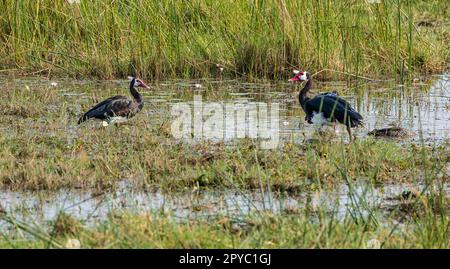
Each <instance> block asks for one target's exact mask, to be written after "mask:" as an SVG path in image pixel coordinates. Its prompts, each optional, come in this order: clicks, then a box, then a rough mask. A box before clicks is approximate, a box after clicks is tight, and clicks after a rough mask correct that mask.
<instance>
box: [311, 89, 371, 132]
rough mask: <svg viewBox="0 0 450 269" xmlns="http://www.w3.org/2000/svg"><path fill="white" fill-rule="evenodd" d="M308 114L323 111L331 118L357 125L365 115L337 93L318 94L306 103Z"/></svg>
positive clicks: (325, 115)
mask: <svg viewBox="0 0 450 269" xmlns="http://www.w3.org/2000/svg"><path fill="white" fill-rule="evenodd" d="M305 112H306V114H307V115H313V113H314V112H315V113H323V115H324V117H325V118H327V119H330V120H337V121H339V122H340V123H342V124H345V125H349V126H351V127H356V126H358V125H361V124H362V120H363V117H362V116H361V115H360V114H359V113H358V112H357V111H356V110H355V109H353V108H352V107H351V106H350V104H349V103H348V102H347V101H345V100H344V99H342V98H340V97H338V96H336V95H327V94H325V95H318V96H316V97H314V98H312V99H310V100H308V101H307V102H306V104H305Z"/></svg>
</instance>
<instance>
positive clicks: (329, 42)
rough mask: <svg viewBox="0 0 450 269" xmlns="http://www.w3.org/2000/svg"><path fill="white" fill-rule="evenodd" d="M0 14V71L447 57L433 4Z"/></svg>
mask: <svg viewBox="0 0 450 269" xmlns="http://www.w3.org/2000/svg"><path fill="white" fill-rule="evenodd" d="M72 2H75V3H72ZM0 12H1V16H0V44H1V46H0V71H1V72H2V73H5V72H6V73H22V74H44V75H45V74H47V75H54V74H56V75H63V76H72V77H89V78H92V77H93V76H94V77H98V78H104V79H105V78H106V79H107V78H113V77H126V76H127V75H131V74H137V75H140V76H142V77H144V78H169V77H180V76H182V77H193V76H195V77H211V76H214V75H215V74H218V73H220V68H224V75H227V76H232V77H234V76H239V77H240V76H250V77H252V76H258V77H260V76H265V77H268V78H275V79H279V77H280V76H282V77H283V76H286V71H287V70H290V69H292V67H294V66H300V67H301V68H302V69H307V70H323V69H333V70H336V71H340V72H347V73H352V74H356V75H363V74H369V73H370V74H372V76H375V77H380V76H383V75H389V76H391V77H393V76H395V75H400V76H401V77H403V76H404V75H411V74H414V73H415V72H442V70H444V68H445V67H446V64H447V63H448V57H449V48H448V44H449V43H450V40H449V36H448V29H449V24H448V21H446V18H448V17H449V14H448V12H449V11H448V5H447V3H446V1H439V0H432V1H415V0H407V1H406V0H383V1H363V0H357V1H330V0H321V1H306V0H302V1H298V0H295V1H294V0H282V1H246V0H239V1H199V0H195V1H166V2H161V1H84V0H82V1H80V2H79V3H76V1H63V0H58V1H25V0H19V1H12V0H6V1H1V2H0ZM447 67H448V66H447Z"/></svg>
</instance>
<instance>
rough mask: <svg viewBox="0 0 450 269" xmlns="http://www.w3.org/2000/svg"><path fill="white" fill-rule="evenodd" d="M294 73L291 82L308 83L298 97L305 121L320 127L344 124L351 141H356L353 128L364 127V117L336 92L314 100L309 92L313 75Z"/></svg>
mask: <svg viewBox="0 0 450 269" xmlns="http://www.w3.org/2000/svg"><path fill="white" fill-rule="evenodd" d="M294 73H295V75H294V77H293V78H291V79H290V80H289V81H291V82H304V81H306V84H305V86H304V87H303V88H302V89H301V90H300V93H299V97H298V98H299V102H300V105H301V107H302V109H303V111H304V112H305V113H306V116H305V120H306V121H307V122H308V123H310V124H316V125H318V126H319V127H322V126H324V125H330V124H331V125H334V124H335V123H336V122H339V123H341V124H344V125H345V126H346V128H347V132H348V135H349V137H350V141H352V140H354V138H353V137H352V130H351V128H355V127H358V126H360V125H362V124H363V117H362V116H361V115H360V114H359V113H358V112H357V111H356V110H355V109H353V108H352V107H351V106H350V104H349V103H348V102H347V101H345V100H344V99H342V98H341V97H339V96H338V95H337V94H336V92H328V93H322V94H319V95H316V96H314V97H313V98H309V97H308V92H309V90H310V89H311V87H312V78H311V75H310V74H309V73H308V72H306V71H294Z"/></svg>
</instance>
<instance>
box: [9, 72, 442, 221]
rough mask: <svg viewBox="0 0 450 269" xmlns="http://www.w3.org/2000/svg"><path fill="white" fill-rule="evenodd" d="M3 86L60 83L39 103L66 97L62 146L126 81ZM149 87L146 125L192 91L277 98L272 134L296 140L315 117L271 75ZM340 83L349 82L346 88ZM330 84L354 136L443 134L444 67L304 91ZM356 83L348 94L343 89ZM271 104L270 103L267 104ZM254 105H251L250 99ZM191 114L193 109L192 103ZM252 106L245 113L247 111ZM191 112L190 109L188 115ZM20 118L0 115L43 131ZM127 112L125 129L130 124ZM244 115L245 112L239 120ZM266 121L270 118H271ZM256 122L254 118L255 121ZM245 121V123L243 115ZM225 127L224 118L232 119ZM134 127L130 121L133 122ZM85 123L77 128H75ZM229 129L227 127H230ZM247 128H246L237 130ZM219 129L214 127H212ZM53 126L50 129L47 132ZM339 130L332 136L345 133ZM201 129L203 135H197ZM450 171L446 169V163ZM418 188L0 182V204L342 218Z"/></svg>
mask: <svg viewBox="0 0 450 269" xmlns="http://www.w3.org/2000/svg"><path fill="white" fill-rule="evenodd" d="M0 84H1V85H2V88H3V89H2V91H5V90H12V89H15V90H22V89H25V88H27V89H30V88H31V89H32V90H42V89H49V88H51V89H52V90H53V91H57V92H58V99H59V100H60V102H58V103H57V104H55V105H54V106H55V107H48V108H46V109H47V110H48V112H49V113H51V112H52V110H54V111H60V110H58V109H57V106H58V104H62V103H64V106H65V109H64V110H63V111H66V113H67V114H66V115H64V117H61V118H63V119H64V122H62V123H61V128H62V129H63V130H64V132H65V134H66V135H67V143H68V144H69V145H70V144H71V143H73V140H74V139H75V138H76V136H77V132H80V131H82V130H86V129H85V128H102V127H101V123H99V122H96V121H90V122H87V123H86V124H87V125H88V126H87V127H86V126H84V127H79V126H78V125H77V124H76V122H77V119H78V117H79V116H80V115H81V113H82V108H83V107H88V106H90V105H93V104H94V103H95V102H98V101H101V99H103V98H106V97H109V96H112V95H115V94H123V95H128V89H127V84H126V82H124V81H110V82H107V83H95V82H89V81H75V82H74V81H54V80H42V79H0ZM151 86H152V89H151V90H150V91H145V92H142V94H143V96H144V100H145V107H144V110H143V111H142V112H141V113H140V114H139V115H138V116H137V117H146V118H147V119H148V120H147V122H148V123H149V124H161V122H167V121H169V122H170V121H171V120H173V115H172V109H173V107H174V105H176V104H180V103H183V104H186V105H187V106H188V107H193V106H194V105H195V104H194V102H193V101H194V100H195V98H196V97H195V96H197V98H198V96H201V99H202V102H203V104H208V103H216V104H219V106H223V107H226V105H230V104H231V105H236V104H248V103H254V104H256V105H258V104H263V105H268V108H269V109H270V108H274V107H276V108H277V109H278V110H277V113H276V114H277V115H278V116H277V118H276V121H275V123H276V124H277V127H278V128H279V137H280V143H283V141H291V142H295V143H303V142H304V141H305V140H306V139H308V138H309V137H311V136H312V134H313V133H314V132H315V129H314V127H313V126H310V125H308V124H305V122H304V114H303V111H302V110H301V108H300V106H299V105H298V90H299V86H297V85H292V84H287V83H275V82H266V81H263V82H254V83H248V82H241V81H236V80H229V81H222V80H218V81H214V80H197V81H167V82H157V83H154V84H153V85H152V84H151ZM348 88H353V90H352V91H348V90H347V89H348ZM333 90H336V91H337V92H338V94H339V95H340V96H342V97H343V98H345V99H346V100H348V101H349V102H350V104H351V105H352V106H354V108H355V109H356V110H357V111H359V112H360V113H361V114H362V116H363V117H364V122H365V125H364V127H362V128H359V129H356V130H355V133H356V136H357V137H360V138H361V137H364V136H366V135H367V133H368V132H369V131H370V130H373V129H375V128H383V127H389V126H400V127H403V128H405V129H407V130H409V131H411V133H413V135H411V136H410V137H408V138H406V139H402V140H401V141H398V143H410V142H411V143H426V144H433V143H442V142H443V141H445V140H446V139H448V138H450V126H449V124H448V123H449V121H450V82H449V77H448V75H441V76H434V77H432V78H431V79H430V80H429V81H425V82H420V81H417V82H415V83H413V84H412V85H410V86H404V85H397V84H394V83H393V82H383V83H373V82H371V83H365V84H362V83H359V84H355V83H354V82H353V83H352V84H349V83H347V82H326V83H325V82H315V85H314V90H313V91H312V93H311V94H315V93H318V92H328V91H333ZM349 92H354V94H349ZM273 104H278V105H277V106H274V105H273ZM256 107H258V106H256ZM192 111H193V113H195V108H192ZM249 115H251V113H249ZM191 116H192V117H194V115H191ZM16 120H17V121H23V122H25V123H26V124H24V125H8V124H6V123H5V121H2V123H1V124H0V131H1V133H2V135H4V136H8V135H10V136H14V135H17V133H18V132H21V131H23V130H19V129H18V128H23V126H27V124H28V125H29V126H30V129H29V130H27V131H29V132H41V131H42V132H43V135H45V129H46V128H45V124H46V122H47V120H48V118H47V116H43V117H41V118H39V119H33V118H17V119H16ZM132 122H133V120H131V121H130V123H129V125H128V128H130V127H131V126H132ZM244 122H245V123H246V122H248V118H246V120H244ZM271 123H272V124H273V122H271ZM259 124H261V122H259ZM244 125H245V124H244ZM230 126H231V127H230ZM136 127H137V126H136ZM80 128H84V129H80ZM221 128H222V129H220V128H218V130H219V131H220V130H222V131H223V132H222V133H220V132H219V135H216V136H215V137H214V138H215V139H216V140H221V139H224V140H231V139H230V137H227V134H230V133H231V134H232V135H231V138H236V136H235V135H234V136H233V134H236V133H239V128H244V129H245V128H248V126H236V121H234V122H233V124H232V125H227V124H226V123H225V124H223V125H221ZM229 128H233V130H232V131H231V132H229V130H228V129H229ZM243 133H245V131H244V132H243ZM216 134H217V133H216ZM47 135H51V134H47ZM345 135H346V134H345V132H343V130H342V129H341V132H340V134H338V135H337V137H338V138H342V139H343V140H346V139H347V137H346V136H345ZM200 138H201V137H200ZM449 170H450V169H449ZM444 189H445V192H446V195H447V196H449V185H448V183H446V185H445V187H444ZM410 190H417V191H419V192H421V191H423V190H424V186H423V185H421V183H420V182H419V183H417V184H415V185H414V184H409V185H406V184H395V185H389V184H387V185H383V186H381V187H378V186H373V185H371V184H369V183H367V182H365V181H364V180H362V181H361V182H360V183H358V184H357V185H355V186H349V185H346V184H342V185H340V186H339V187H338V188H337V189H335V190H327V191H325V190H323V191H318V192H315V193H304V194H301V195H289V194H274V193H270V192H267V193H266V192H261V191H260V190H257V191H242V190H238V189H236V190H234V189H226V190H207V191H201V190H189V191H186V192H180V193H164V192H161V191H150V192H146V191H142V190H137V189H134V188H133V187H132V186H131V185H128V184H127V183H126V181H124V182H123V184H121V186H120V187H119V188H118V189H117V190H115V191H113V192H105V193H100V194H99V193H96V192H94V191H89V190H72V189H71V190H59V191H56V192H50V191H10V190H2V191H0V205H1V207H2V208H4V209H6V210H7V211H8V212H11V213H13V214H14V215H15V216H16V217H17V218H18V219H23V220H27V221H29V222H34V223H38V224H39V223H43V222H45V221H47V220H51V219H54V218H55V216H57V214H58V213H59V212H61V211H64V212H66V213H70V214H71V215H73V216H75V217H78V218H80V219H82V220H85V221H86V222H93V221H95V220H99V219H104V218H105V217H106V216H107V215H108V214H109V213H111V212H113V211H116V210H119V211H120V210H124V209H126V210H128V211H129V210H132V211H136V212H148V211H157V212H164V213H170V214H172V215H173V216H174V217H176V218H180V219H188V218H208V217H211V216H215V215H217V214H222V215H233V216H237V217H238V216H243V215H246V214H250V213H255V212H261V211H269V212H272V213H278V212H283V211H286V210H290V211H295V210H304V209H306V208H307V207H312V208H315V207H323V206H325V208H327V209H328V210H330V212H334V213H336V214H337V215H338V216H339V217H340V218H343V217H345V216H346V214H347V213H348V212H353V211H354V210H355V207H358V208H362V209H363V210H358V211H359V212H363V214H368V212H371V210H372V209H374V208H380V207H383V206H387V207H388V206H389V205H392V204H395V203H396V202H395V201H396V200H395V197H398V196H399V195H401V194H402V193H403V192H405V191H410Z"/></svg>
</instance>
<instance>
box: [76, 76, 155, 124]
mask: <svg viewBox="0 0 450 269" xmlns="http://www.w3.org/2000/svg"><path fill="white" fill-rule="evenodd" d="M130 79H131V81H130V93H131V95H132V96H133V100H131V99H129V98H128V97H126V96H123V95H116V96H113V97H110V98H108V99H106V100H104V101H102V102H100V103H98V104H97V105H95V106H94V107H93V108H91V109H90V110H89V111H88V112H86V113H84V115H83V116H82V117H81V118H80V119H79V120H78V124H80V123H82V122H84V121H87V120H88V119H90V118H95V119H101V120H103V121H104V122H106V124H104V125H108V124H110V123H113V122H121V121H125V120H127V119H129V118H131V117H133V116H134V115H136V114H137V113H138V112H139V111H141V110H142V108H143V107H144V100H143V99H142V95H141V94H140V93H139V92H138V91H137V90H136V88H145V89H148V88H149V87H148V86H147V85H145V83H144V82H143V81H142V80H141V79H138V78H134V77H132V78H130Z"/></svg>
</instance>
